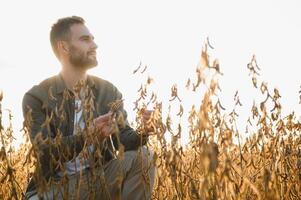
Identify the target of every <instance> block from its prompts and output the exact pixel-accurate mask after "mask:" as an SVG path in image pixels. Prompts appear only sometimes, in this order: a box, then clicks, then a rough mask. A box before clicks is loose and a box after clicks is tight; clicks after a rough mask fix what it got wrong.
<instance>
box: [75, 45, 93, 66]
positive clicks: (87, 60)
mask: <svg viewBox="0 0 301 200" xmlns="http://www.w3.org/2000/svg"><path fill="white" fill-rule="evenodd" d="M69 50H70V57H69V61H70V63H71V64H72V65H73V66H74V67H76V68H78V69H85V70H87V69H90V68H93V67H95V66H97V64H98V62H97V59H96V57H94V56H93V58H91V57H89V53H91V52H87V53H86V52H83V51H81V50H79V49H77V48H76V47H74V46H70V49H69Z"/></svg>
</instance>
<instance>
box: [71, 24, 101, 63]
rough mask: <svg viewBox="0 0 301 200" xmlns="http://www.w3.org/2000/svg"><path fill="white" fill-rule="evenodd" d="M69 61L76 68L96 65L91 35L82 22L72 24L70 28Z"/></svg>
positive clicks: (94, 46) (94, 47)
mask: <svg viewBox="0 0 301 200" xmlns="http://www.w3.org/2000/svg"><path fill="white" fill-rule="evenodd" d="M70 36H71V39H70V41H69V42H68V43H69V62H70V63H71V64H72V65H73V66H74V67H76V68H81V69H90V68H92V67H95V66H96V65H97V63H98V62H97V58H96V49H97V45H96V44H95V42H94V37H93V35H92V34H91V33H90V32H89V30H88V28H87V27H86V26H85V25H83V24H74V25H73V26H71V28H70Z"/></svg>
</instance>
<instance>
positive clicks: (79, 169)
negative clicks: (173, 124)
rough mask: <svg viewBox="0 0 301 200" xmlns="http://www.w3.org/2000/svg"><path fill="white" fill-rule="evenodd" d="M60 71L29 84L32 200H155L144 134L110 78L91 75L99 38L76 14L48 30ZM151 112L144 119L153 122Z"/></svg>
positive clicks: (25, 107) (29, 192)
mask: <svg viewBox="0 0 301 200" xmlns="http://www.w3.org/2000/svg"><path fill="white" fill-rule="evenodd" d="M50 41H51V45H52V49H53V51H54V53H55V55H56V57H57V58H58V60H59V61H60V63H61V72H60V73H59V75H57V76H54V77H51V78H48V79H46V80H44V81H43V82H41V83H40V84H39V85H36V86H34V87H33V88H32V89H30V90H29V91H28V92H27V93H26V94H25V95H24V98H23V114H24V118H25V121H24V122H25V125H26V127H27V129H28V132H29V135H30V140H31V143H32V146H33V149H34V150H35V153H36V158H37V165H36V170H35V172H34V174H33V178H32V180H31V181H30V183H29V185H28V188H27V191H26V198H28V199H41V198H42V199H131V200H133V199H139V200H140V199H150V197H151V191H152V187H153V183H154V170H155V168H154V166H153V164H152V162H151V154H150V152H149V151H148V150H147V149H146V148H145V147H142V146H143V145H144V144H145V143H146V141H147V132H148V131H150V130H148V129H147V128H146V129H144V132H143V133H140V134H138V133H137V132H136V131H134V130H133V129H132V128H131V127H130V126H129V125H128V122H127V120H126V112H125V111H124V109H123V106H122V95H121V93H120V92H119V91H118V89H117V88H116V87H115V86H114V85H113V84H111V83H110V82H108V81H106V80H103V79H100V78H98V77H95V76H90V75H87V73H86V72H87V70H88V69H90V68H92V67H95V66H96V65H97V59H96V49H97V45H96V44H95V42H94V37H93V35H92V34H91V33H90V31H89V30H88V28H87V27H86V26H85V21H84V20H83V19H82V18H80V17H77V16H72V17H66V18H62V19H59V20H58V21H57V22H56V23H55V24H54V25H53V26H52V29H51V32H50ZM151 113H152V111H145V112H144V114H143V119H142V122H146V121H148V120H149V119H150V116H151Z"/></svg>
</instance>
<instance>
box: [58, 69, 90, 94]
mask: <svg viewBox="0 0 301 200" xmlns="http://www.w3.org/2000/svg"><path fill="white" fill-rule="evenodd" d="M54 84H55V88H56V93H57V94H62V93H63V92H64V91H65V89H67V87H66V84H65V81H64V80H63V77H62V75H61V73H59V74H58V75H57V76H56V77H55V83H54ZM87 84H88V86H89V87H90V88H94V87H95V86H96V84H95V82H94V80H93V78H92V76H90V75H87Z"/></svg>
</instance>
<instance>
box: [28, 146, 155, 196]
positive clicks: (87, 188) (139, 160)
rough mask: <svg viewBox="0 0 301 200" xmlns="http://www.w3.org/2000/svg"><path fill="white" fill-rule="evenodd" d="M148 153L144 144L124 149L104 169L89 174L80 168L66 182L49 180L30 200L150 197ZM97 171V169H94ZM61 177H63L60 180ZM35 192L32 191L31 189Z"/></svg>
mask: <svg viewBox="0 0 301 200" xmlns="http://www.w3.org/2000/svg"><path fill="white" fill-rule="evenodd" d="M152 157H153V155H152V153H151V152H150V151H148V150H147V149H146V148H145V147H142V148H140V149H139V150H138V151H127V152H125V153H124V159H123V160H119V159H113V160H111V161H110V162H108V163H107V164H106V165H105V166H104V169H102V170H98V172H96V173H94V174H91V172H90V171H89V170H83V171H82V172H81V173H80V172H79V173H77V174H74V175H71V176H68V180H66V182H65V183H66V184H63V185H64V186H61V184H55V183H54V184H52V185H51V187H50V188H49V190H47V191H46V192H44V193H43V194H41V195H40V196H38V194H35V195H33V196H31V195H32V192H30V194H26V196H28V195H30V196H31V197H30V198H28V199H30V200H37V199H39V197H40V198H41V197H42V199H58V200H60V199H101V200H102V199H114V200H115V199H116V200H117V199H118V200H120V199H121V200H127V199H129V200H143V199H151V192H152V188H153V185H154V179H155V167H154V164H153V162H152ZM95 171H97V170H95ZM63 181H64V180H63ZM33 192H34V193H37V192H36V191H33Z"/></svg>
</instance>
